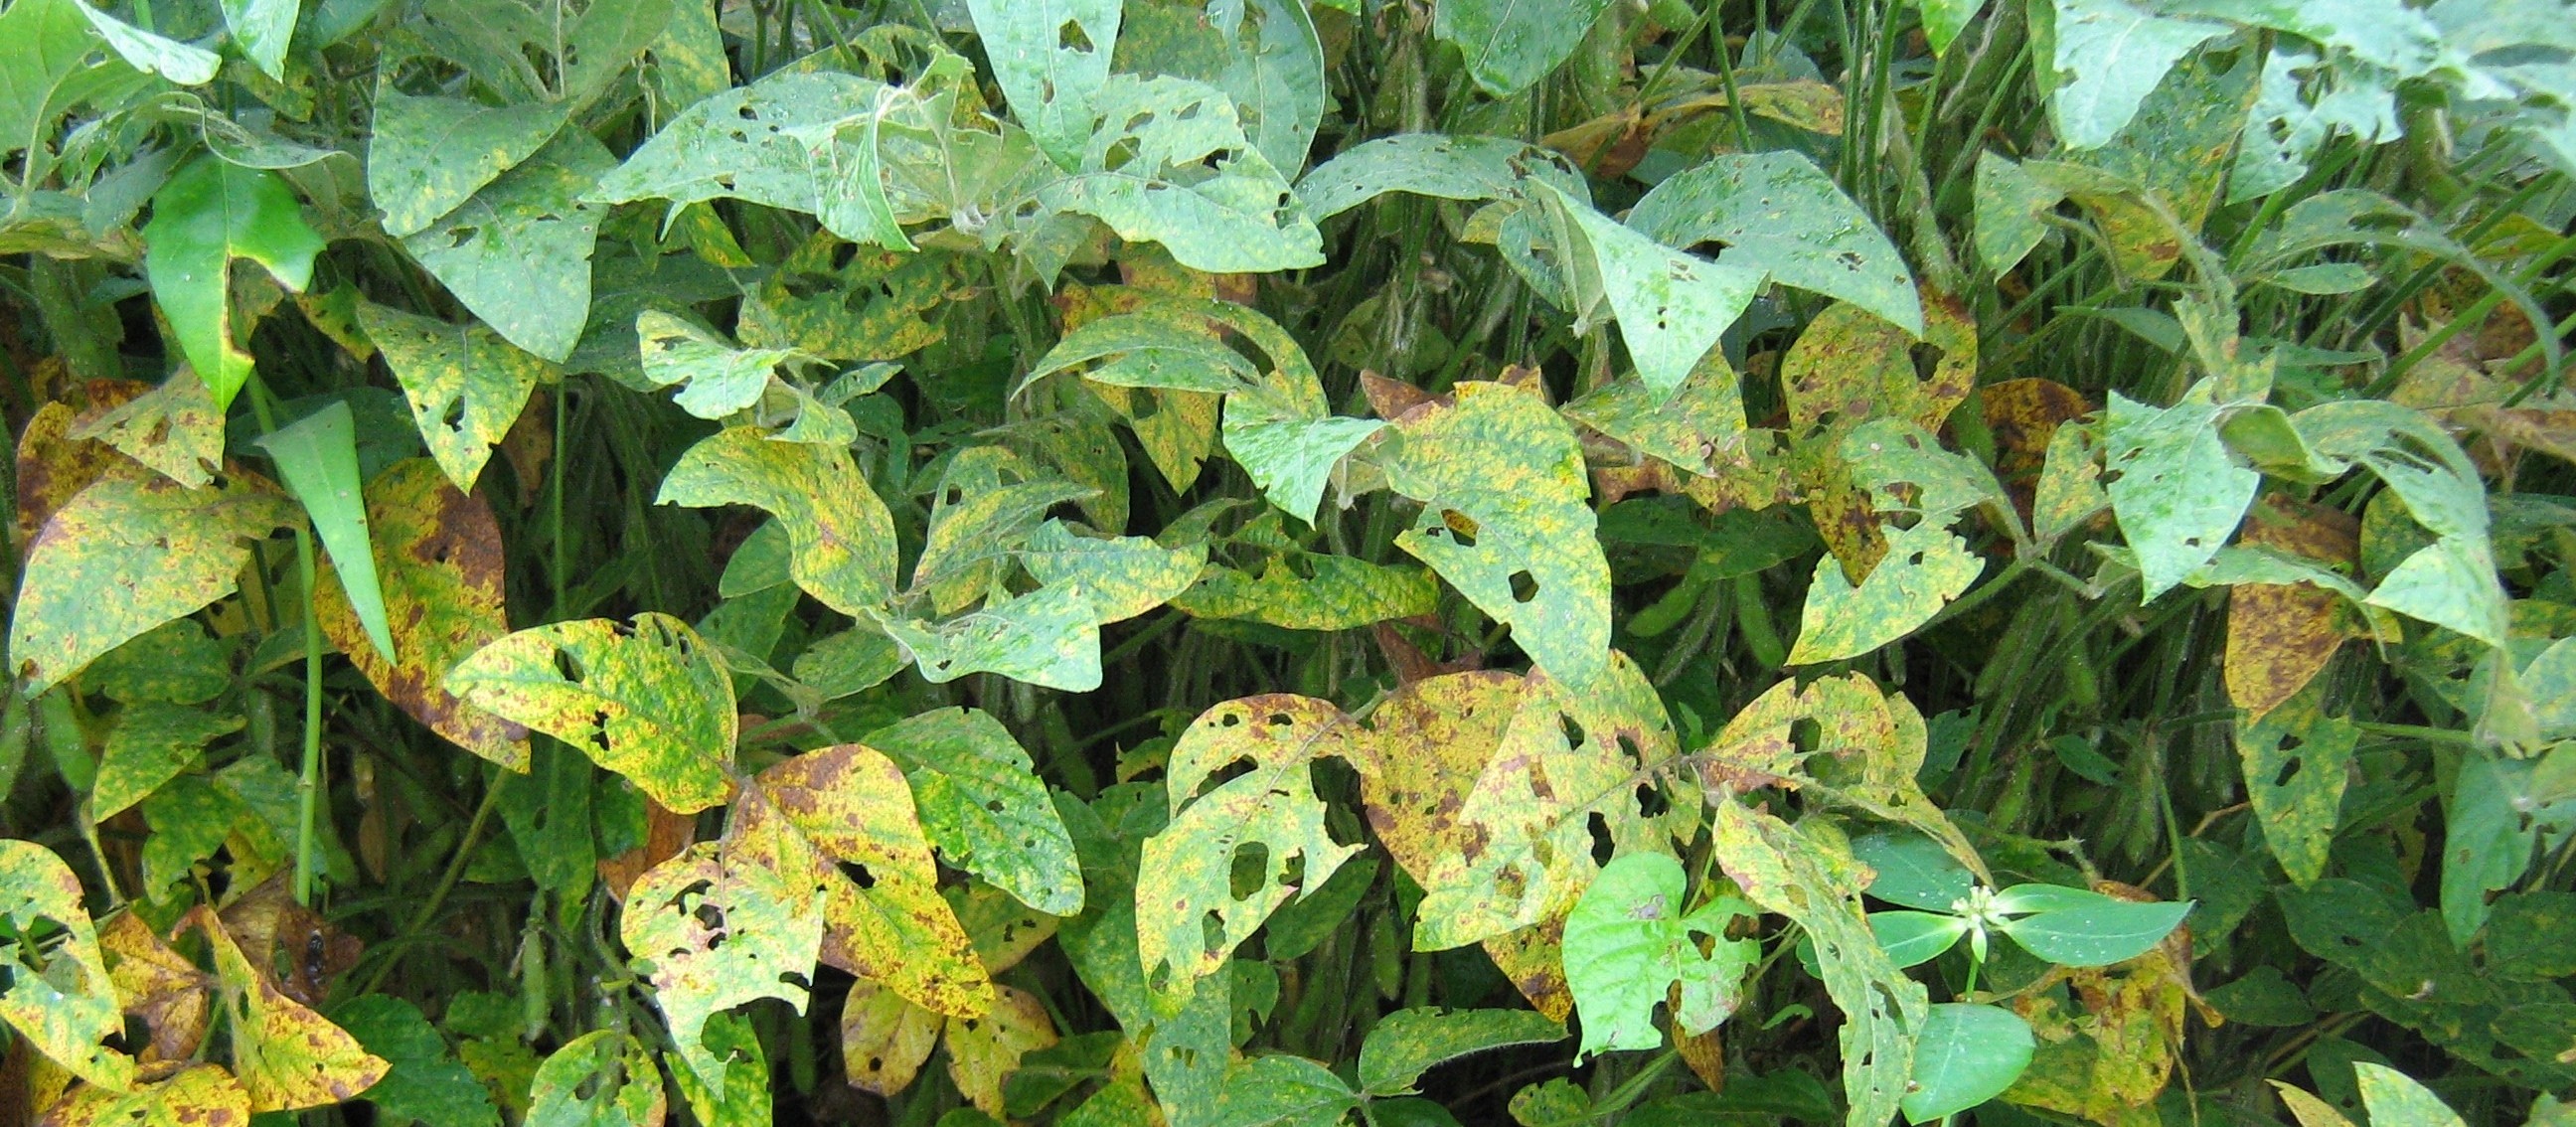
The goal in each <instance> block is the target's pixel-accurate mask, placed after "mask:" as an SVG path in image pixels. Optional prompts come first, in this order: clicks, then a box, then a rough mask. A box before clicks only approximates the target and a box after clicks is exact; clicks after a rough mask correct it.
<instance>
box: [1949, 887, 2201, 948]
mask: <svg viewBox="0 0 2576 1127" xmlns="http://www.w3.org/2000/svg"><path fill="white" fill-rule="evenodd" d="M2041 889H2045V890H2047V891H2048V892H2049V893H2050V894H2051V895H2053V896H2054V897H2056V899H2053V900H2042V901H2039V902H2038V903H2039V904H2043V905H2046V907H2044V908H2043V910H2041V911H2039V912H2037V913H2035V914H2032V915H2028V916H2023V917H2020V918H2018V919H2013V920H2007V921H2005V923H2004V925H2003V932H2004V934H2006V935H2009V936H2011V937H2012V938H2013V942H2016V943H2019V944H2021V945H2022V946H2023V947H2024V948H2026V949H2028V950H2029V951H2030V953H2031V954H2034V955H2037V956H2039V957H2040V958H2043V959H2046V960H2048V961H2049V962H2052V963H2056V964H2058V965H2059V966H2068V967H2101V966H2109V965H2111V964H2112V963H2117V962H2125V961H2127V960H2129V959H2134V958H2136V957H2138V956H2139V955H2143V954H2145V953H2146V952H2147V951H2148V950H2150V949H2152V948H2153V947H2155V945H2156V944H2158V943H2161V942H2164V938H2165V936H2166V935H2167V934H2168V933H2170V932H2172V931H2173V929H2174V927H2175V926H2176V925H2178V924H2180V923H2182V918H2183V917H2184V916H2187V915H2190V914H2191V908H2192V903H2193V902H2192V901H2189V900H2185V901H2182V902H2180V903H2153V904H2139V903H2133V902H2130V901H2127V900H2114V899H2112V898H2110V897H2108V896H2100V895H2098V894H2094V893H2087V892H2082V890H2080V889H2057V888H2054V887H2053V886H2046V885H2041V886H2032V885H2021V886H2017V887H2014V888H2008V889H2005V890H2004V891H2003V892H2002V893H1999V894H1998V895H1997V896H1996V905H1997V907H1998V908H2000V909H2002V910H2004V911H2007V912H2009V911H2028V910H2029V908H2028V907H2025V906H2023V905H2028V904H2030V903H2031V901H2030V900H2028V899H2016V896H2015V894H2016V893H2026V892H2036V891H2037V890H2041ZM2070 893H2080V894H2081V898H2080V899H2078V898H2075V897H2071V896H2069V895H2068V894H2070Z"/></svg>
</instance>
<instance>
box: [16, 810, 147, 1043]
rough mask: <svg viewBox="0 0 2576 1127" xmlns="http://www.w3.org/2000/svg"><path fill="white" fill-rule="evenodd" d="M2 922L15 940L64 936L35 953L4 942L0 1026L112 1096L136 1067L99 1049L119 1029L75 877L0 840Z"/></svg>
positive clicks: (40, 853) (43, 856)
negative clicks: (46, 933) (53, 931)
mask: <svg viewBox="0 0 2576 1127" xmlns="http://www.w3.org/2000/svg"><path fill="white" fill-rule="evenodd" d="M0 919H5V920H6V921H7V923H8V924H9V926H10V928H11V929H12V930H13V931H15V932H16V933H17V934H18V935H22V936H33V935H37V934H41V932H40V931H39V925H40V924H43V925H50V926H51V927H53V928H59V929H60V930H61V932H62V939H61V941H60V942H58V943H55V944H53V945H52V946H51V947H50V948H48V949H44V950H41V951H40V950H39V949H37V948H36V947H35V946H34V945H33V944H30V943H26V942H24V941H21V942H17V943H12V944H9V945H8V947H9V952H8V962H7V970H8V971H9V980H10V981H9V983H8V985H7V986H6V987H0V1021H6V1022H7V1023H8V1024H9V1026H10V1027H11V1028H13V1029H15V1030H17V1031H18V1035H19V1036H21V1037H24V1038H26V1039H27V1041H28V1043H29V1044H32V1045H34V1046H35V1047H36V1050H37V1051H38V1052H41V1053H43V1054H44V1055H45V1057H46V1058H47V1059H49V1060H51V1061H53V1062H54V1063H55V1064H58V1065H61V1066H62V1067H64V1068H66V1069H69V1070H71V1072H72V1074H73V1075H76V1076H78V1077H80V1078H81V1079H83V1080H87V1081H89V1082H90V1083H92V1084H95V1085H98V1086H99V1087H102V1088H107V1089H110V1090H113V1091H119V1092H122V1091H124V1090H125V1089H126V1088H127V1087H129V1086H131V1085H132V1084H133V1083H134V1062H133V1061H132V1060H131V1059H129V1058H127V1057H126V1055H125V1054H123V1053H120V1052H117V1051H116V1050H114V1049H110V1048H107V1047H105V1046H102V1045H100V1044H99V1042H100V1041H101V1040H104V1039H106V1038H108V1037H111V1036H115V1035H117V1034H120V1033H123V1032H124V1031H125V1019H124V1018H123V1017H121V1016H119V1014H118V1010H119V1008H120V1007H119V1006H118V1005H117V992H116V986H115V982H114V980H113V979H112V978H111V977H110V976H109V974H108V971H107V963H106V961H105V958H104V956H102V954H101V953H100V951H99V944H98V931H97V929H95V928H94V927H92V926H91V924H90V919H89V910H88V909H86V908H83V907H82V906H81V886H80V878H78V877H75V876H73V875H72V870H71V867H70V866H68V865H65V864H63V859H62V858H61V857H58V856H55V855H54V851H53V850H50V849H47V848H45V847H44V846H41V845H38V844H36V843H35V842H32V841H17V840H0Z"/></svg>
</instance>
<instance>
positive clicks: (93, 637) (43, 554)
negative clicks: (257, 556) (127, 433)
mask: <svg viewBox="0 0 2576 1127" xmlns="http://www.w3.org/2000/svg"><path fill="white" fill-rule="evenodd" d="M295 519H297V514H296V509H295V506H294V503H293V502H291V501H288V500H287V499H286V498H284V497H282V496H280V495H278V494H277V493H276V491H274V490H272V489H268V488H264V487H260V486H257V485H254V484H253V483H252V482H251V480H250V479H248V478H242V477H236V478H234V479H233V480H231V481H230V482H227V483H226V484H225V485H224V486H223V487H222V488H208V489H188V488H186V487H184V486H181V485H179V484H178V483H177V482H174V481H171V480H169V479H168V478H162V477H151V476H146V475H141V474H134V475H122V474H120V475H112V476H109V477H103V478H100V479H99V480H98V481H96V482H94V483H92V484H91V485H90V486H89V487H88V488H86V489H83V490H81V492H80V495H79V496H76V497H74V498H72V500H71V502H70V503H69V504H67V505H64V506H63V508H62V510H61V511H59V512H56V513H55V514H54V515H53V518H52V519H51V520H48V521H46V522H45V528H44V531H42V532H39V533H37V534H36V540H35V543H34V544H32V545H30V546H29V547H28V549H27V566H26V571H25V580H24V582H23V586H21V587H20V589H19V591H18V605H17V608H16V609H17V614H16V617H14V618H13V619H12V620H11V621H10V623H9V664H10V667H11V668H12V669H13V670H15V671H17V672H18V673H20V674H22V675H24V676H25V677H27V678H28V680H29V682H30V683H29V685H28V687H27V691H28V693H29V694H31V695H32V694H34V693H37V692H41V691H43V690H44V689H46V688H48V687H51V686H52V685H54V684H55V683H56V682H59V681H61V680H62V679H64V678H66V677H69V676H71V675H72V674H74V673H78V672H79V671H80V670H81V667H83V666H85V665H88V664H89V663H90V661H91V660H92V659H94V658H96V657H98V656H99V655H100V654H103V653H106V652H107V651H109V650H112V649H115V648H116V647H118V646H120V645H123V644H124V643H125V642H126V640H128V639H130V638H133V637H136V636H137V635H140V634H142V633H143V632H144V631H147V630H150V629H152V628H153V627H155V626H159V625H161V624H162V623H164V622H168V621H170V620H171V619H174V618H177V617H179V616H180V615H183V614H188V613H191V612H193V611H195V610H197V609H198V608H200V607H203V606H205V605H206V604H208V603H211V602H214V601H215V600H216V599H220V598H222V597H224V596H225V595H227V594H230V593H232V590H233V585H234V582H235V580H236V579H238V578H239V576H240V575H241V570H242V565H243V564H245V563H247V562H249V560H250V543H249V542H250V541H252V540H255V539H260V538H263V537H265V536H267V535H268V534H269V533H270V532H272V531H275V530H276V529H277V528H279V527H280V526H282V525H285V524H287V523H288V522H290V521H293V520H295Z"/></svg>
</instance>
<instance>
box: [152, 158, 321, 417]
mask: <svg viewBox="0 0 2576 1127" xmlns="http://www.w3.org/2000/svg"><path fill="white" fill-rule="evenodd" d="M143 237H144V241H145V243H146V244H147V245H148V246H149V248H150V249H149V250H148V251H147V252H146V253H145V255H144V258H143V272H144V276H145V277H146V278H148V279H149V280H150V281H151V283H152V297H153V300H154V301H156V302H157V303H159V305H160V307H161V312H162V314H163V315H164V316H166V317H168V318H169V319H170V328H171V331H172V332H173V333H174V334H175V335H176V336H177V337H178V344H179V349H180V351H181V352H182V353H183V354H184V355H186V356H187V358H188V364H189V366H191V367H194V368H195V369H196V370H197V377H198V378H199V379H202V380H204V381H206V389H207V390H208V391H210V392H212V393H213V394H214V397H215V408H216V410H218V411H220V410H222V409H224V408H226V407H229V406H231V405H232V401H233V394H234V393H235V392H238V391H240V390H241V386H242V384H243V383H244V382H245V381H247V380H249V379H250V370H251V358H250V354H249V353H247V352H244V351H242V350H241V349H239V348H237V347H235V346H234V342H233V335H234V331H235V330H234V326H233V315H232V290H231V287H230V285H229V281H228V280H229V278H230V276H231V272H232V264H233V261H234V260H235V259H243V260H247V261H250V262H255V263H258V264H259V265H260V267H261V268H263V269H265V270H267V271H268V274H269V276H270V277H271V278H274V279H276V280H277V284H279V285H281V286H284V287H286V288H287V289H290V290H295V291H298V292H301V291H302V290H303V289H304V286H305V283H306V282H308V281H310V280H311V279H312V276H313V257H314V256H315V255H317V254H320V253H321V252H322V236H320V235H318V234H315V233H314V231H313V228H312V227H311V226H309V225H307V224H306V223H305V222H304V209H303V207H302V206H301V205H299V204H297V203H296V201H295V193H294V192H292V191H289V190H288V189H287V187H286V181H285V180H283V179H281V178H279V176H278V175H277V174H276V173H274V172H270V171H267V170H265V169H254V168H243V167H242V166H240V165H237V164H233V163H231V162H229V161H223V160H217V159H215V158H214V157H211V156H206V157H199V158H197V159H196V160H195V161H194V162H192V163H190V164H189V165H188V166H187V167H185V168H182V169H180V170H179V171H178V172H177V173H176V174H174V175H172V176H171V177H170V180H169V182H168V183H166V184H163V185H162V186H161V190H160V191H159V192H157V193H154V194H153V197H152V222H151V223H149V224H147V225H146V226H145V227H144V229H143Z"/></svg>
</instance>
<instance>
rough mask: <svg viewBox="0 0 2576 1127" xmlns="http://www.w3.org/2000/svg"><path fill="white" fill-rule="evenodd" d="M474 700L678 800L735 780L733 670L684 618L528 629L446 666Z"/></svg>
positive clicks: (693, 804) (455, 684)
mask: <svg viewBox="0 0 2576 1127" xmlns="http://www.w3.org/2000/svg"><path fill="white" fill-rule="evenodd" d="M445 687H446V689H447V691H448V692H450V693H453V694H455V695H456V696H458V697H461V698H463V699H464V701H465V702H466V703H467V704H470V705H473V706H474V707H476V708H480V709H483V710H485V711H488V712H491V713H493V714H495V715H498V716H500V717H502V718H504V719H507V720H511V721H514V722H516V723H520V724H524V725H527V726H528V727H530V728H534V729H536V730H537V731H540V732H544V733H545V734H547V735H550V736H553V737H555V738H556V739H559V740H562V741H564V742H565V743H568V744H571V745H573V746H574V747H578V748H580V749H581V751H582V754H584V755H588V756H590V758H591V759H592V760H593V761H594V762H596V763H598V764H599V765H600V766H602V767H606V768H608V769H609V770H611V771H615V772H617V773H618V774H621V775H624V776H626V777H627V778H629V779H631V780H633V781H634V783H635V785H636V786H637V787H639V788H641V789H642V790H643V791H644V793H645V794H647V795H650V796H652V798H653V800H654V801H655V802H659V803H661V804H662V805H663V806H665V807H668V808H669V809H671V810H672V811H674V812H677V813H681V814H693V813H696V812H698V811H700V810H704V809H706V808H707V807H710V806H713V805H715V804H717V803H720V802H723V801H724V800H725V799H726V798H727V797H728V796H729V795H731V793H732V791H733V783H732V781H731V780H729V779H727V778H726V777H725V769H726V765H727V764H729V763H731V762H732V760H733V741H734V724H735V719H734V711H733V681H732V679H731V678H730V677H728V676H727V674H726V672H725V669H724V667H723V665H722V664H721V663H720V662H719V661H718V660H717V657H716V654H715V651H714V650H713V649H711V648H709V647H708V646H707V644H706V643H705V642H704V641H702V640H700V639H699V637H698V635H697V632H696V631H694V630H691V629H689V626H688V624H687V623H684V622H681V621H680V620H679V619H676V618H672V617H671V616H669V615H665V614H652V613H646V614H640V615H637V616H635V620H634V622H633V623H631V624H629V623H624V622H618V621H615V620H612V619H605V618H593V619H584V620H581V621H577V622H558V623H555V624H553V625H551V626H540V627H538V628H536V629H534V630H522V631H519V632H518V633H516V634H512V635H509V636H508V637H505V638H502V639H500V640H499V641H496V642H493V643H491V644H489V645H486V646H484V647H483V648H482V649H480V650H476V651H475V652H474V653H473V655H472V656H470V657H467V658H466V659H465V660H464V661H462V662H460V663H458V665H457V666H456V668H455V669H453V670H451V671H450V672H449V673H448V674H447V680H446V682H445Z"/></svg>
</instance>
